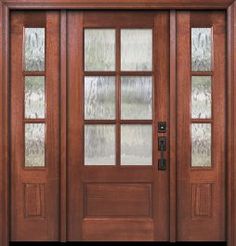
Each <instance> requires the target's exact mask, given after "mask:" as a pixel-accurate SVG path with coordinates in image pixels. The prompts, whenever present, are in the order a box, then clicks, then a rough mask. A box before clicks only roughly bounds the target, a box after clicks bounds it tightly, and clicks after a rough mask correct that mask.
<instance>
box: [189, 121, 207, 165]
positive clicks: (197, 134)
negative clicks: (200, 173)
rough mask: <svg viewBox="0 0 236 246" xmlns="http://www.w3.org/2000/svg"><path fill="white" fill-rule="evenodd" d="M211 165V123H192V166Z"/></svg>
mask: <svg viewBox="0 0 236 246" xmlns="http://www.w3.org/2000/svg"><path fill="white" fill-rule="evenodd" d="M210 166H211V124H196V123H195V124H192V167H210Z"/></svg>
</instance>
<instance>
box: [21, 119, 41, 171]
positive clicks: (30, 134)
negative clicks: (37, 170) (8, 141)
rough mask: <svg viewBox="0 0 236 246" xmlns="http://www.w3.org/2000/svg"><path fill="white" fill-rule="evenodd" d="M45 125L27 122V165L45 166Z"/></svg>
mask: <svg viewBox="0 0 236 246" xmlns="http://www.w3.org/2000/svg"><path fill="white" fill-rule="evenodd" d="M44 145H45V125H44V124H37V123H36V124H25V166H26V167H44V166H45V146H44Z"/></svg>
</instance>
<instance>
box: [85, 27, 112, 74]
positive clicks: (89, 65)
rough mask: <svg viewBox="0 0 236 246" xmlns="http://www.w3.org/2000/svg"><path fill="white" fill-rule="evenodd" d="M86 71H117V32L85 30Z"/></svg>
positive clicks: (110, 30)
mask: <svg viewBox="0 0 236 246" xmlns="http://www.w3.org/2000/svg"><path fill="white" fill-rule="evenodd" d="M84 39H85V40H84V43H85V50H84V52H85V71H114V70H115V30H114V29H85V31H84Z"/></svg>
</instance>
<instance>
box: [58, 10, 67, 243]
mask: <svg viewBox="0 0 236 246" xmlns="http://www.w3.org/2000/svg"><path fill="white" fill-rule="evenodd" d="M66 42H67V16H66V11H64V10H62V11H61V13H60V110H59V111H60V241H61V242H65V241H66V239H67V232H66V230H67V46H66Z"/></svg>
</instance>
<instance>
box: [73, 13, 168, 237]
mask: <svg viewBox="0 0 236 246" xmlns="http://www.w3.org/2000/svg"><path fill="white" fill-rule="evenodd" d="M123 16H124V17H125V18H121V17H123ZM144 17H145V18H144ZM108 26H109V27H110V28H117V30H119V29H120V28H121V27H122V28H136V27H137V28H142V27H149V28H153V30H154V31H153V35H154V37H153V40H154V41H153V42H154V49H153V51H154V61H153V62H154V66H153V67H154V83H153V84H154V87H153V94H154V102H153V106H154V111H153V116H154V118H153V158H154V161H153V166H126V167H125V166H119V165H117V166H109V167H104V166H84V165H83V155H84V153H83V151H84V150H83V144H84V143H83V140H84V136H83V134H84V133H83V126H84V123H85V122H84V120H83V107H84V103H83V27H96V28H98V27H100V28H104V27H108ZM168 27H169V14H168V12H160V13H154V12H151V13H149V12H148V13H144V12H141V13H138V12H127V13H126V12H122V13H119V12H117V11H115V12H93V15H92V13H91V12H72V11H69V12H68V192H69V193H68V240H69V241H76V240H105V241H106V240H161V241H167V240H168V239H169V232H168V227H169V213H168V210H169V208H168V204H169V195H168V190H169V185H168V184H169V168H168V167H167V170H166V171H158V170H157V160H158V158H159V157H160V155H159V153H158V152H157V121H167V122H168V120H169V117H168V115H169V112H168V100H169V99H168V98H169V94H168V91H169V88H168V84H169V78H168V73H169V50H168V44H169V32H168ZM117 35H118V36H117V40H118V37H119V34H117ZM118 49H119V47H118ZM118 53H119V52H117V55H118ZM118 57H119V56H118ZM117 60H118V58H117ZM117 68H118V69H119V65H117ZM116 75H117V78H118V79H119V76H120V72H119V71H116ZM117 83H120V81H119V80H118V82H117ZM117 96H119V93H118V94H117ZM117 102H118V103H119V102H120V100H119V99H118V101H117ZM91 122H92V121H91ZM95 122H97V121H95ZM107 122H109V123H116V124H117V125H118V126H119V124H120V123H121V121H120V120H119V118H118V119H116V120H115V121H107ZM122 122H123V123H124V122H125V121H122ZM127 122H128V121H127ZM134 122H136V123H138V121H134ZM134 122H132V123H134ZM86 123H87V121H86ZM150 123H151V122H150ZM166 135H168V133H167V134H166ZM117 136H118V134H117ZM116 143H117V144H119V141H118V139H117V142H116ZM119 152H120V150H119V148H118V149H117V154H119ZM168 155H169V151H168V152H167V153H165V157H166V158H167V160H169V158H168ZM117 164H119V161H118V163H117ZM120 187H124V188H125V187H127V191H126V192H128V191H129V193H130V195H129V196H127V195H125V193H124V194H123V192H122V190H123V189H124V188H122V189H121V188H120ZM137 187H139V189H137ZM146 187H150V188H149V189H150V191H148V192H147V191H146V193H144V190H146ZM91 189H92V190H91ZM112 189H113V192H114V195H115V196H116V197H114V198H113V197H112V194H111V193H110V192H111V190H112ZM141 191H142V192H141ZM144 194H145V195H144ZM149 194H151V196H150V195H149ZM143 196H145V197H146V199H143ZM147 196H148V197H147ZM122 198H123V199H122ZM97 199H102V200H103V201H104V202H106V204H104V205H102V204H103V202H101V200H97ZM134 200H136V201H141V200H142V203H141V204H140V205H139V203H137V204H136V205H135V204H134V202H133V201H134ZM91 201H93V203H92V202H91ZM95 201H97V202H98V203H97V207H96V206H94V202H95ZM114 202H116V203H117V204H114V205H112V204H113V203H114ZM118 204H121V207H123V208H124V209H123V210H124V211H123V214H122V211H121V210H119V208H118V207H117V205H118ZM126 205H127V208H126V210H125V206H126ZM138 206H140V207H138ZM99 207H100V208H101V209H99V210H98V208H99ZM105 208H106V209H105ZM147 211H150V212H149V213H147ZM114 217H115V219H114ZM141 222H142V223H141ZM124 233H125V235H124ZM108 235H109V236H108Z"/></svg>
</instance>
